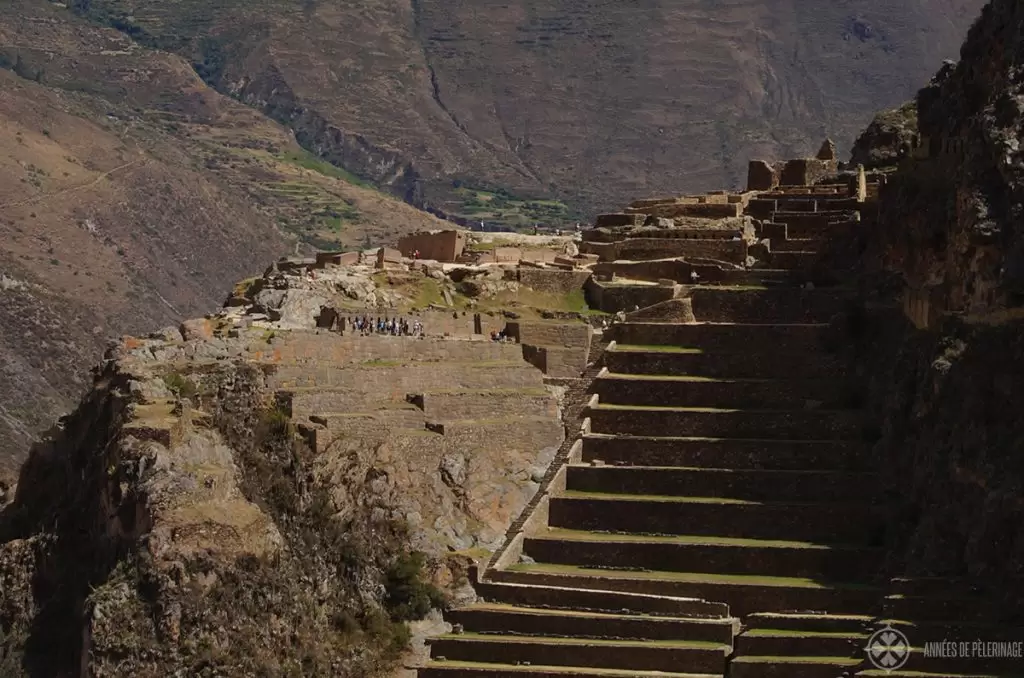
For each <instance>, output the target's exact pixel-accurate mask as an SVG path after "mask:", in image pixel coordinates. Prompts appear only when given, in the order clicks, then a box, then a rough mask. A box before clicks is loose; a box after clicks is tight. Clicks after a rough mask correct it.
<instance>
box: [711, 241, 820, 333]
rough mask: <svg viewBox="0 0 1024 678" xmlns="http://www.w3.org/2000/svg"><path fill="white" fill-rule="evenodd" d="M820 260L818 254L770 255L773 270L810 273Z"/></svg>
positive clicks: (782, 253)
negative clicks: (781, 269)
mask: <svg viewBox="0 0 1024 678" xmlns="http://www.w3.org/2000/svg"><path fill="white" fill-rule="evenodd" d="M820 259H821V255H820V254H819V253H817V252H795V251H790V252H772V253H771V254H770V255H769V262H770V265H771V266H772V268H785V269H789V270H791V271H809V270H811V269H812V268H814V266H815V265H816V264H817V263H818V261H819V260H820ZM698 319H699V316H698Z"/></svg>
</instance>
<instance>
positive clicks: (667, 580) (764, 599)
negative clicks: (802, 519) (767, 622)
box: [488, 563, 879, 616]
mask: <svg viewBox="0 0 1024 678" xmlns="http://www.w3.org/2000/svg"><path fill="white" fill-rule="evenodd" d="M488 577H489V578H491V579H492V580H494V581H500V582H510V583H533V584H543V585H546V586H563V587H575V588H591V589H615V590H617V591H622V592H627V591H628V592H636V593H647V594H653V595H669V596H690V597H700V598H703V599H706V600H719V601H723V602H724V603H726V604H728V606H729V609H730V611H732V613H733V614H735V615H737V616H742V615H746V614H750V613H753V612H784V611H793V610H819V611H829V612H832V613H835V614H844V613H850V614H852V613H857V612H864V611H865V610H871V609H872V607H873V606H874V605H876V604H877V601H878V597H879V590H878V589H876V588H871V587H869V586H859V585H849V584H847V585H843V584H826V583H823V582H821V581H818V580H812V579H801V578H794V577H766V576H744V575H724V574H718V575H716V574H704V573H687V572H656V571H637V572H627V571H618V570H608V569H598V568H583V567H575V566H571V565H549V564H543V563H535V564H520V565H513V566H512V567H509V568H507V569H503V570H491V571H489V572H488Z"/></svg>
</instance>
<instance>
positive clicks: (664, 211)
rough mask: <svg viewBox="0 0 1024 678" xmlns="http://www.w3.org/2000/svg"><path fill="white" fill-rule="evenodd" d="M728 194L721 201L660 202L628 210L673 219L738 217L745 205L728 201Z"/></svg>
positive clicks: (628, 210)
mask: <svg viewBox="0 0 1024 678" xmlns="http://www.w3.org/2000/svg"><path fill="white" fill-rule="evenodd" d="M726 198H727V196H721V201H715V202H711V201H708V202H692V203H689V202H668V203H658V204H655V205H650V206H646V207H630V208H628V209H627V210H626V211H627V212H628V213H630V214H632V213H636V214H646V215H648V216H652V217H662V218H666V219H672V218H674V217H699V218H703V219H726V218H729V217H738V216H740V215H741V214H742V213H743V205H742V204H740V203H739V202H735V203H730V202H727V201H726Z"/></svg>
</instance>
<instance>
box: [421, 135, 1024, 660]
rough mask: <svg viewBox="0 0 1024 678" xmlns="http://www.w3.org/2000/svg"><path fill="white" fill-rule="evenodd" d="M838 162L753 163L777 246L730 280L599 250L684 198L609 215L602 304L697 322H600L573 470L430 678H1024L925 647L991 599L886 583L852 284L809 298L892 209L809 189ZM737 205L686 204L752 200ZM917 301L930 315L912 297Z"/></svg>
mask: <svg viewBox="0 0 1024 678" xmlns="http://www.w3.org/2000/svg"><path fill="white" fill-rule="evenodd" d="M836 164H837V163H836V162H835V157H834V147H833V146H832V145H831V144H829V143H826V144H824V145H823V146H822V150H821V151H820V152H819V154H818V157H817V158H811V159H800V160H797V161H791V162H788V163H777V164H771V163H751V171H750V174H751V180H750V183H751V187H750V188H751V190H754V191H760V194H758V195H753V196H751V197H750V198H749V199H744V200H743V201H742V205H743V209H744V210H746V212H747V214H749V215H750V216H752V217H754V218H755V219H757V220H758V227H757V228H758V240H759V241H762V240H768V243H767V244H762V243H761V242H758V244H757V248H758V249H756V250H755V249H754V248H753V247H752V248H751V250H752V252H756V253H757V254H758V255H760V256H761V257H763V259H762V261H760V262H759V264H758V265H755V266H754V267H753V268H744V269H743V270H741V271H739V273H742V275H738V274H737V275H736V277H735V278H733V279H732V280H733V281H734V284H732V285H726V286H723V285H715V284H706V283H705V281H703V280H701V279H699V278H700V273H699V271H700V270H703V269H701V268H700V267H699V266H697V265H695V264H694V263H693V262H691V261H687V260H686V257H687V256H689V257H699V256H701V255H698V254H695V253H696V252H699V251H700V250H697V249H689V250H687V249H686V248H685V247H681V248H680V249H678V250H677V249H674V248H675V246H676V243H684V244H685V243H686V240H685V239H680V238H673V237H664V238H659V237H657V236H652V237H651V238H650V240H651V242H650V244H648V243H646V242H645V243H643V245H642V246H637V245H630V247H626V248H623V247H621V245H622V243H623V242H630V240H629V239H619V240H617V239H614V238H608V233H614V232H616V231H617V230H621V229H626V230H629V229H635V228H638V227H640V226H642V225H643V224H644V223H647V222H646V219H647V218H650V215H652V214H655V213H656V212H657V211H658V210H659V209H661V208H663V207H666V206H668V208H670V209H675V206H676V205H677V204H684V202H683V201H675V200H672V201H668V200H651V201H640V202H637V203H634V204H633V206H632V207H631V208H630V209H628V210H626V211H625V212H624V213H620V214H609V215H602V216H600V217H598V219H597V223H596V226H597V227H598V228H599V229H602V233H600V234H594V235H596V237H594V238H592V239H590V240H589V241H587V242H585V245H587V246H588V247H590V248H592V251H595V252H596V253H599V254H601V258H602V261H604V262H607V263H605V264H599V265H598V267H596V268H595V273H596V276H595V277H601V278H602V280H601V284H602V286H603V293H604V294H607V293H608V292H607V290H608V289H609V288H610V287H612V286H614V285H609V284H608V283H610V282H611V283H617V284H618V285H619V286H621V287H629V286H631V285H632V286H634V287H640V286H638V285H636V284H635V282H636V281H646V282H647V283H648V285H647V286H648V287H655V288H666V289H671V287H668V286H666V285H663V284H660V281H661V280H663V279H668V280H669V282H670V283H675V284H677V285H678V283H690V284H684V285H682V287H683V288H684V289H683V292H682V293H683V294H684V295H685V297H686V299H687V300H688V301H689V302H690V306H691V307H692V313H693V316H694V317H695V320H696V322H692V323H684V322H671V323H666V322H657V321H639V320H638V321H627V322H619V323H616V324H615V325H613V326H612V327H611V328H610V329H609V331H608V336H607V338H608V339H611V340H612V342H611V343H610V344H609V345H608V347H607V349H606V350H605V352H604V354H603V363H602V364H603V368H602V369H601V372H600V374H599V375H598V376H597V378H596V379H594V381H593V383H592V386H591V393H592V396H591V401H590V404H589V405H588V407H587V409H586V410H585V411H584V416H585V420H584V424H583V426H582V429H581V435H580V437H579V439H578V440H577V441H576V442H575V444H574V445H573V447H572V451H571V452H570V454H569V455H568V457H567V460H566V463H565V464H564V465H561V466H558V467H555V468H553V469H552V470H550V471H549V473H550V474H553V475H552V476H551V478H552V480H551V482H550V484H549V485H548V486H547V488H546V490H545V493H544V495H543V496H542V497H540V498H538V499H535V500H534V502H532V503H531V504H530V507H529V510H528V512H527V513H525V514H524V515H523V516H522V517H521V518H520V519H519V521H517V523H516V528H515V530H514V531H513V532H512V533H510V535H509V537H508V539H507V541H506V543H505V546H504V547H503V549H502V550H501V551H500V552H499V553H500V555H499V556H497V557H496V558H495V559H493V560H492V562H491V563H489V565H488V566H487V567H486V568H484V569H483V570H482V571H478V572H477V573H476V590H477V593H478V595H479V596H480V599H479V600H478V602H476V603H474V604H473V605H470V606H469V607H465V608H460V609H456V610H453V611H450V612H449V613H447V619H448V621H450V622H452V623H453V624H457V626H456V627H455V628H454V629H453V632H452V633H450V634H447V635H445V636H443V637H440V638H437V639H435V640H434V641H432V644H431V660H430V661H429V662H428V663H427V664H426V665H425V666H424V667H422V668H421V669H420V675H421V676H423V677H425V678H428V677H429V678H452V677H456V676H458V677H462V676H465V677H470V676H473V677H477V676H528V677H535V676H565V677H567V676H617V677H621V678H626V677H627V676H647V675H650V676H654V675H659V676H669V677H672V676H674V677H676V678H687V677H689V678H696V677H697V676H700V677H701V678H708V677H709V676H726V675H728V676H730V677H731V678H838V677H840V676H874V675H893V676H911V675H916V676H929V677H931V678H941V677H946V678H954V677H956V676H961V675H963V676H966V675H992V676H1011V675H1021V674H1020V671H1019V669H1020V665H1019V663H1017V664H1015V663H1014V662H1013V661H1008V660H1002V661H1001V660H996V659H992V660H980V661H978V662H975V663H974V664H971V663H969V662H963V661H961V662H957V661H950V660H948V659H945V660H944V659H941V658H935V657H926V656H924V655H923V654H922V651H921V648H922V647H923V646H924V644H925V643H926V642H929V641H939V640H943V639H946V638H950V637H959V636H958V634H960V636H962V635H963V633H964V623H965V620H970V619H974V618H975V616H976V614H975V610H976V609H977V605H978V603H977V601H975V600H973V599H971V598H970V597H969V596H966V595H959V594H957V595H951V594H948V593H944V592H943V590H942V585H941V583H939V584H928V583H927V582H925V583H915V582H913V581H912V580H909V583H908V580H890V579H886V578H885V577H884V576H882V574H881V573H882V572H883V571H884V570H883V566H884V564H885V557H884V553H882V551H881V549H880V546H881V544H882V543H883V542H884V535H885V530H886V524H887V521H886V518H887V514H886V506H887V502H888V498H887V497H886V496H885V495H884V494H882V492H881V491H880V490H879V488H880V487H881V484H880V483H879V482H877V479H878V476H877V474H878V473H879V471H880V469H879V468H878V467H877V465H876V464H875V460H874V459H873V456H872V451H871V440H872V436H873V435H874V434H873V428H872V423H871V422H870V421H868V420H867V418H866V415H865V413H864V411H862V409H861V407H862V405H863V402H862V400H863V399H862V398H861V397H860V389H859V386H858V385H857V384H856V383H853V382H851V381H850V380H849V379H848V376H847V375H849V374H850V369H849V365H847V364H846V362H845V358H843V357H842V356H843V355H844V354H843V353H842V352H841V351H839V350H838V349H839V348H840V347H841V345H842V343H843V342H844V341H846V340H847V336H848V335H847V334H846V332H847V331H848V330H847V329H846V324H845V319H846V318H847V316H848V313H849V311H850V297H851V293H850V292H849V291H848V290H845V289H843V288H841V287H818V286H814V287H812V286H807V285H805V284H804V283H805V281H806V279H807V276H806V271H807V270H808V269H809V268H811V267H813V266H814V265H815V263H816V262H817V261H818V259H819V258H820V257H821V256H823V252H825V251H826V250H827V248H828V247H829V246H830V245H831V244H833V243H834V242H837V241H842V240H843V239H844V238H845V237H846V236H848V235H849V234H850V233H852V232H854V231H855V229H857V228H858V227H859V224H860V223H861V219H863V218H870V210H871V209H872V204H871V201H872V200H873V196H876V195H877V186H876V185H875V184H874V183H872V184H871V185H869V186H867V187H865V186H864V185H863V180H862V178H863V175H861V181H858V180H857V179H856V178H854V179H851V180H849V181H842V180H838V181H837V180H828V181H829V183H826V184H824V185H814V184H816V183H818V182H819V180H820V179H822V178H825V177H827V176H829V175H833V174H835V171H836ZM722 195H723V196H724V201H722V202H720V200H721V199H720V198H717V197H716V198H715V199H713V200H708V201H706V202H704V203H695V204H698V205H700V204H704V205H721V204H725V205H732V204H740V203H739V202H737V203H733V202H732V196H728V195H725V194H722ZM602 248H605V249H602ZM659 254H660V255H661V256H659ZM701 254H703V252H702V253H701ZM620 257H621V258H623V259H625V260H624V261H615V260H616V259H619V258H620ZM677 257H682V259H679V258H677ZM658 259H664V260H670V259H671V261H657V260H658ZM613 262H614V263H613ZM695 273H696V274H697V278H696V279H691V280H687V279H685V278H684V276H692V275H693V274H695ZM616 276H622V277H623V278H627V277H632V276H635V277H633V278H632V281H633V282H630V281H629V280H618V279H615V278H616ZM723 280H724V278H723ZM707 282H712V281H707ZM713 282H715V283H720V282H722V280H715V281H713ZM651 283H654V284H653V285H651ZM908 307H909V308H908V313H913V314H915V315H918V316H920V315H921V311H920V307H921V302H920V301H919V300H916V299H914V300H912V301H911V302H908ZM637 317H642V314H637ZM886 620H899V621H896V622H894V623H895V624H902V625H904V626H903V627H902V628H903V629H904V631H905V632H906V633H907V635H908V636H910V637H911V638H912V646H913V647H912V649H911V651H910V653H909V659H908V661H907V663H906V666H905V667H903V668H902V669H901V670H899V671H893V672H891V673H890V674H887V673H886V672H884V671H880V670H878V669H876V667H875V666H874V665H872V664H871V662H870V661H869V660H868V658H867V653H866V651H865V647H866V646H867V644H868V642H869V639H870V638H871V637H872V634H874V633H875V632H876V631H878V630H880V629H882V628H883V627H884V626H885V624H886V623H887V622H886ZM984 631H985V629H982V630H981V631H978V630H977V629H975V630H974V631H972V632H974V633H977V632H981V633H984ZM972 637H973V636H972ZM1015 661H1018V662H1019V660H1015ZM1015 671H1016V673H1015Z"/></svg>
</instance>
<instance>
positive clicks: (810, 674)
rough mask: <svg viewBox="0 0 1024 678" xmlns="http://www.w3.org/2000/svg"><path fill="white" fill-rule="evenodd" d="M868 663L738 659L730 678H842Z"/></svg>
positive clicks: (859, 660) (856, 660) (844, 659)
mask: <svg viewBox="0 0 1024 678" xmlns="http://www.w3.org/2000/svg"><path fill="white" fill-rule="evenodd" d="M863 663H864V660H863V659H862V658H850V657H770V656H769V657H764V656H742V657H736V658H734V659H733V660H732V661H731V662H730V663H729V676H730V678H841V677H842V676H848V675H850V674H851V673H853V672H854V671H856V670H857V669H858V668H859V667H860V666H861V665H862V664H863Z"/></svg>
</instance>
